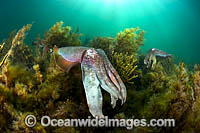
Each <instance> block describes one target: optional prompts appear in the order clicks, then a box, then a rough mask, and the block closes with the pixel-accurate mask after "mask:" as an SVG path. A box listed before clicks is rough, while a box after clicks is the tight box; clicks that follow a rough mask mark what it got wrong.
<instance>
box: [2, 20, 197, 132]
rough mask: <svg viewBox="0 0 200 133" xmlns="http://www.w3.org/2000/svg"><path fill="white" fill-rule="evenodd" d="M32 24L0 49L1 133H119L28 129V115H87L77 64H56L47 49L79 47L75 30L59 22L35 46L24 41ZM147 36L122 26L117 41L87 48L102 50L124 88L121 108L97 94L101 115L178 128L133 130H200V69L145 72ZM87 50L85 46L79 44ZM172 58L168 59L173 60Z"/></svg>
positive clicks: (102, 40)
mask: <svg viewBox="0 0 200 133" xmlns="http://www.w3.org/2000/svg"><path fill="white" fill-rule="evenodd" d="M31 26H32V24H28V25H25V26H24V27H22V28H21V29H20V30H18V31H17V32H16V31H13V32H12V33H11V34H10V36H9V37H8V39H4V40H2V42H1V46H0V59H1V64H0V66H1V68H0V70H1V71H0V132H43V133H45V132H82V131H83V132H89V131H97V130H100V131H113V132H124V131H127V129H126V128H117V127H113V128H106V127H102V128H100V127H96V128H95V127H90V128H88V127H85V128H83V127H80V128H79V127H43V126H42V125H41V124H40V123H37V124H36V125H35V127H32V128H29V127H27V126H26V125H25V123H24V119H25V117H26V116H27V115H28V114H33V115H35V116H36V118H37V120H38V121H40V119H41V117H42V116H44V115H48V116H50V117H51V118H56V119H59V118H62V119H73V118H79V119H81V118H88V116H91V114H90V112H89V109H88V106H87V100H86V97H85V92H84V86H83V83H82V75H81V67H80V66H79V65H78V66H75V67H73V68H72V69H71V70H70V72H66V71H63V70H62V69H60V67H59V66H58V65H57V64H56V62H55V58H54V56H53V54H52V52H51V49H52V48H53V47H54V45H56V46H57V47H58V48H61V47H67V46H83V44H82V42H81V39H80V37H81V36H82V34H81V33H79V28H77V29H76V30H75V31H74V30H72V28H71V27H69V26H66V27H64V26H63V22H62V21H61V22H57V23H56V24H55V25H53V26H52V27H51V28H50V29H49V30H47V31H46V33H45V35H44V37H43V38H41V37H40V36H38V37H37V38H36V40H35V42H34V43H33V44H34V49H33V48H31V47H30V46H31V45H30V44H26V43H25V41H24V39H25V37H26V33H27V32H28V31H29V30H30V29H31ZM144 34H145V31H143V30H140V29H139V28H138V27H136V28H130V29H128V28H127V29H125V30H124V31H121V32H119V33H117V34H116V36H115V37H97V38H93V39H92V40H90V41H87V42H88V44H87V45H88V46H90V47H93V48H95V49H103V50H104V51H105V53H106V55H107V56H108V59H109V60H110V62H111V64H112V65H113V67H114V68H115V69H116V71H117V72H118V74H119V76H120V77H121V79H122V81H123V82H124V84H125V86H126V88H127V100H126V102H125V104H124V105H121V103H120V102H117V103H116V108H115V109H113V108H112V106H111V105H110V102H111V101H110V96H109V95H108V93H105V91H102V96H103V110H102V111H103V114H104V115H105V116H108V117H109V118H117V119H120V118H126V119H128V118H132V117H133V116H134V118H138V119H143V118H145V119H147V120H150V119H161V118H163V119H169V118H172V119H175V120H176V125H175V127H133V129H130V130H129V131H130V132H182V131H185V132H198V131H199V129H200V65H199V64H196V65H195V66H194V68H193V69H188V67H187V66H188V65H187V64H184V62H180V63H177V64H175V63H173V61H171V64H168V63H165V62H166V60H164V59H158V60H157V63H156V64H155V67H154V69H149V68H146V65H145V64H144V63H143V61H144V58H145V56H144V55H141V54H140V53H139V50H140V47H141V46H142V45H144V44H145V42H144V40H145V39H144ZM84 45H85V44H84ZM171 60H173V59H171Z"/></svg>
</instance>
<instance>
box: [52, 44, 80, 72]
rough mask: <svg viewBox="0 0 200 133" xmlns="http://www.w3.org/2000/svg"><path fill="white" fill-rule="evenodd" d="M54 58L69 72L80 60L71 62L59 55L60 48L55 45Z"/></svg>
mask: <svg viewBox="0 0 200 133" xmlns="http://www.w3.org/2000/svg"><path fill="white" fill-rule="evenodd" d="M53 51H54V58H55V62H56V64H57V65H58V66H59V67H60V68H61V69H62V70H64V71H66V72H69V71H70V69H71V68H72V67H73V66H75V65H76V64H78V62H71V61H68V60H66V59H64V58H63V57H62V56H60V55H58V48H56V47H54V50H53Z"/></svg>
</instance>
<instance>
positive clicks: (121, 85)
mask: <svg viewBox="0 0 200 133" xmlns="http://www.w3.org/2000/svg"><path fill="white" fill-rule="evenodd" d="M97 51H98V53H99V54H100V55H101V56H102V57H103V62H104V64H105V68H106V71H107V73H108V75H109V77H110V79H111V80H112V82H113V83H114V85H115V86H116V88H117V89H118V91H119V93H120V96H119V98H120V99H121V101H122V104H123V103H125V101H126V95H127V92H126V87H125V85H124V83H123V82H122V80H121V78H120V77H119V74H118V73H117V71H116V70H115V69H114V67H113V66H112V64H111V63H110V61H109V59H108V57H107V56H106V54H105V52H104V51H103V50H101V49H97Z"/></svg>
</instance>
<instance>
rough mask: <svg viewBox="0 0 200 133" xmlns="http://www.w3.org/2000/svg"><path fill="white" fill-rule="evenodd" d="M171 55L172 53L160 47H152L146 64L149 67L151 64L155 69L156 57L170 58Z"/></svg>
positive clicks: (145, 61)
mask: <svg viewBox="0 0 200 133" xmlns="http://www.w3.org/2000/svg"><path fill="white" fill-rule="evenodd" d="M170 56H171V55H170V54H167V53H165V52H163V51H161V50H159V49H155V48H152V49H150V50H149V51H148V53H147V55H146V57H145V59H144V64H145V65H147V68H149V67H150V65H151V68H152V69H154V68H155V65H156V57H163V58H168V57H170Z"/></svg>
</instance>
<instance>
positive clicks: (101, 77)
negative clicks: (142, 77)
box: [81, 48, 126, 117]
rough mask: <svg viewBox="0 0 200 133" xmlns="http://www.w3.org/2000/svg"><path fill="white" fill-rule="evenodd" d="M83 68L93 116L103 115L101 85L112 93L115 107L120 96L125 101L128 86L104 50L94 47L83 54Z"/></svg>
mask: <svg viewBox="0 0 200 133" xmlns="http://www.w3.org/2000/svg"><path fill="white" fill-rule="evenodd" d="M81 68H82V73H83V78H84V80H83V84H84V87H85V91H86V94H88V95H86V97H87V101H88V105H89V109H90V112H91V113H92V114H93V116H94V115H97V116H98V117H102V116H103V115H102V114H101V113H102V94H101V91H100V90H99V88H100V86H101V87H102V88H103V89H104V90H105V91H107V92H108V93H110V96H111V105H112V107H113V108H114V107H115V106H116V101H117V100H118V98H119V99H121V101H122V104H123V103H124V102H125V100H126V87H125V85H124V84H123V82H122V80H121V79H120V77H119V75H118V73H117V72H116V70H115V69H114V68H113V66H112V65H111V63H110V62H109V60H108V58H107V56H106V55H105V53H104V51H103V50H100V49H97V50H95V49H93V48H91V49H89V50H87V51H86V52H85V54H84V56H83V60H82V63H81ZM86 70H87V71H86ZM88 84H89V85H88ZM98 85H99V86H98ZM90 91H91V93H90ZM93 94H95V95H93ZM91 96H92V97H91Z"/></svg>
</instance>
